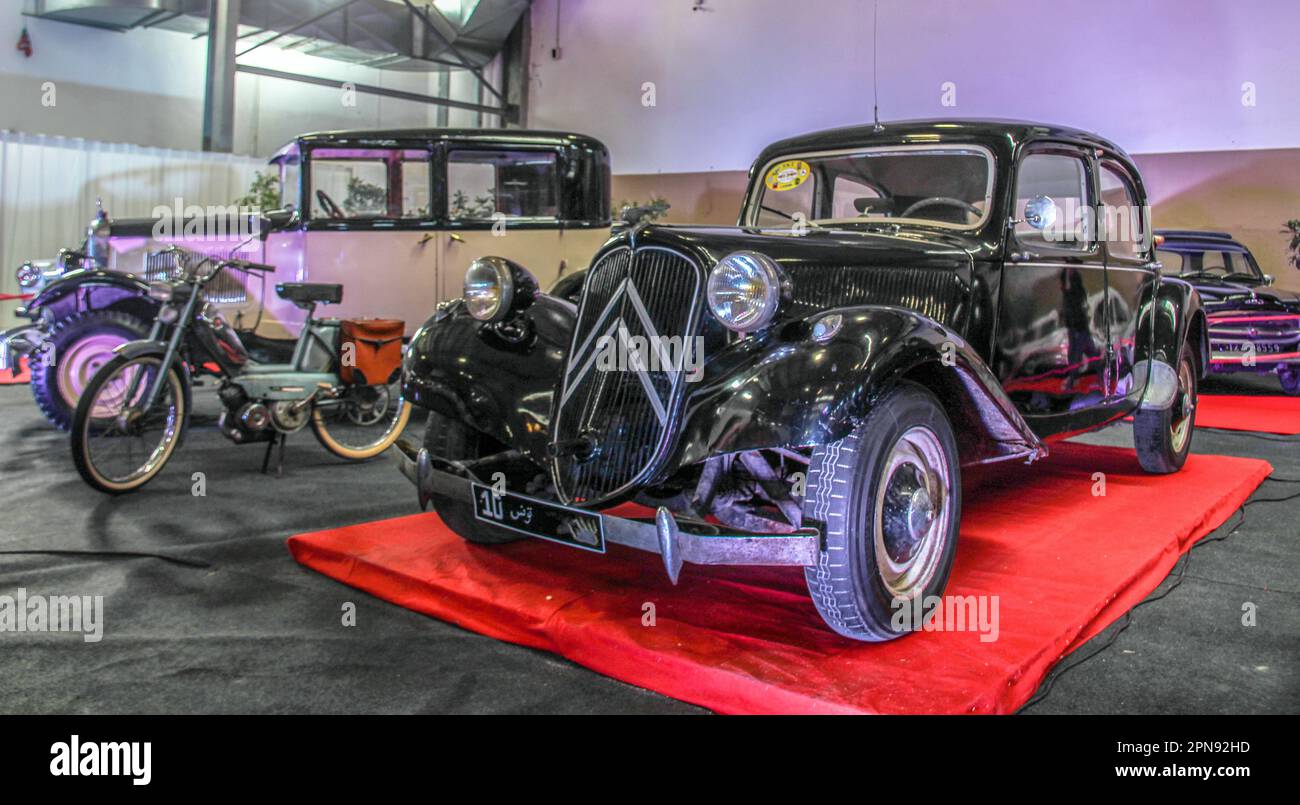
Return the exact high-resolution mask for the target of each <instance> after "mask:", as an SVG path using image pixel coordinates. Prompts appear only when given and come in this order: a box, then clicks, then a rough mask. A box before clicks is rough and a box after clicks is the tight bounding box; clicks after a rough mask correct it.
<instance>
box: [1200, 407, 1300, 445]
mask: <svg viewBox="0 0 1300 805" xmlns="http://www.w3.org/2000/svg"><path fill="white" fill-rule="evenodd" d="M1196 424H1197V425H1198V426H1200V427H1202V428H1225V429H1227V430H1253V431H1260V432H1263V433H1280V434H1284V435H1288V436H1289V435H1294V434H1297V433H1300V397H1285V396H1279V397H1274V396H1271V395H1244V394H1202V395H1201V397H1200V398H1199V399H1198V401H1197V408H1196ZM1193 448H1194V446H1193Z"/></svg>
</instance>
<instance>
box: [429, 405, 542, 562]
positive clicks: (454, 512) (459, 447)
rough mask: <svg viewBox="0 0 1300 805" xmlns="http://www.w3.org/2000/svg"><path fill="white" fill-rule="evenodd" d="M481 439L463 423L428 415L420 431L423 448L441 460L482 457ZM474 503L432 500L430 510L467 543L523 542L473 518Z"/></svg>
mask: <svg viewBox="0 0 1300 805" xmlns="http://www.w3.org/2000/svg"><path fill="white" fill-rule="evenodd" d="M482 448H483V437H482V435H481V434H479V432H478V431H476V430H474V429H473V428H471V427H469V426H468V425H466V424H465V423H463V422H460V421H458V420H455V419H450V418H448V417H445V416H443V415H442V414H439V413H437V412H436V411H431V412H429V422H428V424H427V425H426V426H425V428H424V449H425V450H428V451H429V454H430V455H432V456H434V457H436V458H441V459H443V460H445V461H468V460H470V459H475V458H479V457H480V456H481V455H482ZM473 507H474V502H473V501H471V500H469V499H466V500H464V501H463V502H462V501H456V502H452V503H446V502H438V501H435V503H434V508H435V509H436V510H437V512H438V516H439V517H441V518H442V521H443V522H444V523H446V524H447V525H448V526H450V527H451V530H452V531H455V532H456V533H457V534H459V535H461V537H463V538H464V539H465V540H466V541H467V542H474V543H477V544H480V545H500V544H503V543H506V542H515V541H516V540H520V539H523V535H521V534H519V533H516V532H514V531H510V530H509V529H505V528H500V527H498V526H493V525H490V524H488V523H484V522H483V521H481V520H479V519H478V518H476V517H475V516H474V508H473Z"/></svg>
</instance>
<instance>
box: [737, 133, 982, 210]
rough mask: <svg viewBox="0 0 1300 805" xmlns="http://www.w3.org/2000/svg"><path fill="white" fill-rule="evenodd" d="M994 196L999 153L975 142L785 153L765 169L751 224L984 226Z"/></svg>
mask: <svg viewBox="0 0 1300 805" xmlns="http://www.w3.org/2000/svg"><path fill="white" fill-rule="evenodd" d="M992 195H993V157H992V155H991V154H990V153H989V152H988V151H987V150H985V149H983V148H980V147H976V146H928V145H922V146H889V147H881V148H867V149H857V150H853V151H840V152H835V153H822V154H810V155H807V156H790V157H781V158H780V159H777V160H775V161H773V162H771V163H769V164H768V165H766V166H764V168H763V175H762V184H760V185H759V186H758V188H757V190H756V192H755V193H754V196H753V198H752V200H751V203H750V209H749V211H748V218H747V220H748V222H749V223H750V224H751V225H752V226H759V227H788V226H791V224H792V223H794V224H798V223H799V222H801V221H802V222H808V223H812V224H814V225H825V224H837V225H839V224H871V223H878V224H897V223H906V222H913V223H922V224H927V225H931V226H946V227H954V228H961V229H969V228H974V227H977V226H979V225H980V224H982V223H983V222H984V220H985V218H986V217H987V215H988V212H989V207H990V201H991V198H992Z"/></svg>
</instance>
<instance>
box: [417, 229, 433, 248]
mask: <svg viewBox="0 0 1300 805" xmlns="http://www.w3.org/2000/svg"><path fill="white" fill-rule="evenodd" d="M431 240H433V233H432V232H425V233H424V237H422V238H420V242H419V243H417V244H415V245H417V246H423V245H424V244H426V243H428V242H429V241H431Z"/></svg>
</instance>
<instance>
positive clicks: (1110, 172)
mask: <svg viewBox="0 0 1300 805" xmlns="http://www.w3.org/2000/svg"><path fill="white" fill-rule="evenodd" d="M1100 211H1101V215H1102V223H1101V226H1102V227H1103V230H1102V231H1103V232H1104V233H1105V234H1104V237H1105V238H1106V249H1107V251H1108V252H1109V253H1110V254H1111V255H1112V256H1114V257H1124V258H1129V259H1133V260H1140V259H1142V258H1143V257H1145V256H1146V250H1145V249H1144V248H1143V247H1144V245H1145V243H1146V232H1145V230H1144V228H1143V227H1144V226H1145V223H1144V221H1143V220H1142V209H1141V208H1140V207H1139V206H1138V203H1137V195H1136V194H1135V193H1134V191H1133V186H1132V185H1131V184H1130V183H1129V180H1128V177H1126V176H1125V175H1124V174H1123V173H1121V172H1120V171H1119V169H1118V168H1116V167H1115V166H1114V165H1111V164H1109V163H1106V162H1103V163H1101V210H1100Z"/></svg>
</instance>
